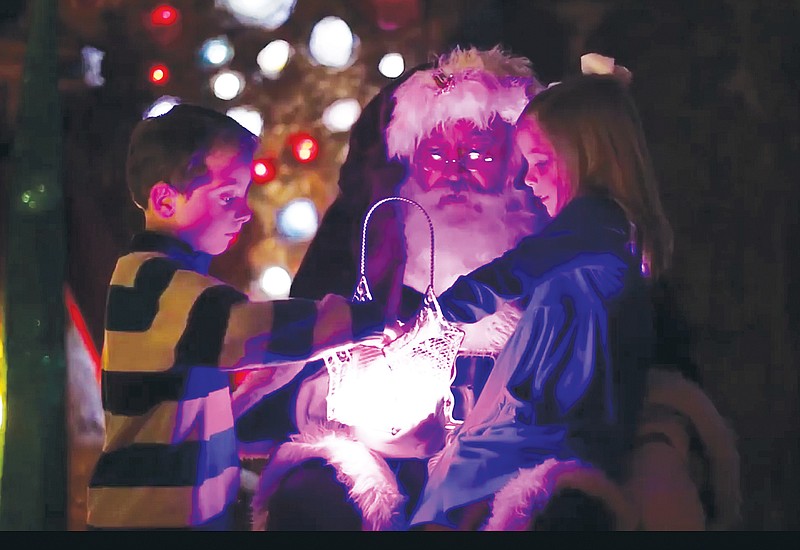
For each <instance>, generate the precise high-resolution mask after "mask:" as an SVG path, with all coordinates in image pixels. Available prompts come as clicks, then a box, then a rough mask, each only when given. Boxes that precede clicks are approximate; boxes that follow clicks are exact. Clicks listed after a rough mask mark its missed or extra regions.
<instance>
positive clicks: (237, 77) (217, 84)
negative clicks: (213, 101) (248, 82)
mask: <svg viewBox="0 0 800 550" xmlns="http://www.w3.org/2000/svg"><path fill="white" fill-rule="evenodd" d="M244 85H245V81H244V76H243V75H242V73H240V72H238V71H220V72H219V73H217V74H215V75H214V76H213V77H211V90H212V91H213V92H214V95H215V96H217V97H218V98H219V99H223V100H225V101H230V100H231V99H233V98H235V97H236V96H238V95H239V94H240V93H242V90H244Z"/></svg>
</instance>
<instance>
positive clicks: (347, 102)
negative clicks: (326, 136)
mask: <svg viewBox="0 0 800 550" xmlns="http://www.w3.org/2000/svg"><path fill="white" fill-rule="evenodd" d="M360 114H361V105H360V104H359V103H358V100H357V99H353V98H347V99H337V100H336V101H334V102H333V103H331V104H330V105H328V108H327V109H325V111H324V112H323V113H322V124H324V125H325V127H326V128H327V129H328V130H330V131H331V132H334V133H336V132H347V131H348V130H350V127H351V126H353V123H354V122H355V121H356V120H358V115H360Z"/></svg>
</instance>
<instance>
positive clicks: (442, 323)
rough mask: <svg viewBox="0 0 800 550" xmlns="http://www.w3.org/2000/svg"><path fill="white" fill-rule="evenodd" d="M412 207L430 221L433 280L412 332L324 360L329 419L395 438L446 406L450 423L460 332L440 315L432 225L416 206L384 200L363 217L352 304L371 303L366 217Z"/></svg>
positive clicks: (339, 351)
mask: <svg viewBox="0 0 800 550" xmlns="http://www.w3.org/2000/svg"><path fill="white" fill-rule="evenodd" d="M392 200H396V201H402V202H406V203H409V204H412V205H414V206H416V207H417V208H418V209H419V210H421V211H422V213H423V214H424V215H425V217H426V218H427V220H428V226H429V228H430V235H431V280H430V285H429V286H428V289H427V292H426V293H425V299H424V300H423V303H422V306H421V307H420V310H419V311H418V312H417V315H416V317H415V319H414V320H412V321H409V323H413V325H412V327H411V328H410V330H407V327H406V328H405V329H404V333H403V335H402V336H400V337H399V338H397V339H396V340H395V341H393V342H391V343H390V344H388V345H386V346H385V347H378V346H376V345H369V344H364V343H361V344H355V345H353V346H351V347H349V348H345V349H341V348H340V349H338V350H336V351H335V352H332V353H331V354H330V355H328V356H326V357H325V366H326V367H327V369H328V376H329V384H328V397H327V413H328V420H332V421H337V422H340V423H342V424H347V425H349V426H354V427H357V428H360V429H362V430H370V431H371V432H373V433H375V432H378V433H383V434H385V435H386V436H390V435H392V436H393V435H395V434H398V433H400V432H402V431H404V430H408V429H410V428H413V427H414V426H416V425H417V424H419V423H420V422H421V421H423V420H425V419H426V418H427V417H428V416H429V415H431V414H433V413H435V412H436V410H437V405H438V404H439V403H440V402H444V408H443V413H444V414H445V416H446V418H445V419H444V420H445V421H446V422H448V423H451V424H452V423H454V421H453V419H452V416H451V413H452V407H453V395H452V393H451V391H450V385H451V384H452V382H453V379H454V378H455V359H456V354H457V353H458V349H459V346H460V345H461V342H462V340H463V339H464V332H463V331H461V330H460V329H459V328H457V327H456V326H455V325H453V324H452V323H450V322H449V321H447V320H446V319H445V318H444V316H443V315H442V311H441V308H440V307H439V302H438V301H437V300H436V295H435V294H434V292H433V255H434V241H433V224H432V222H431V219H430V217H429V216H428V213H427V212H425V210H424V209H423V208H422V207H421V206H420V205H419V204H417V203H416V202H414V201H412V200H409V199H405V198H402V197H388V198H385V199H383V200H380V201H378V202H376V203H375V204H374V205H373V206H372V208H370V210H369V211H368V212H367V215H366V217H365V219H364V225H363V227H362V233H361V271H360V276H359V280H358V283H357V285H356V290H355V292H354V293H353V298H352V299H353V301H359V302H366V301H370V300H372V295H371V293H370V290H369V285H368V283H367V277H366V261H365V257H366V240H367V239H366V236H367V225H368V224H369V218H370V216H371V215H372V213H373V212H374V211H375V209H376V208H378V207H379V206H381V205H382V204H384V203H385V202H388V201H392Z"/></svg>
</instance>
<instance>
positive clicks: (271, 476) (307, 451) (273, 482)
mask: <svg viewBox="0 0 800 550" xmlns="http://www.w3.org/2000/svg"><path fill="white" fill-rule="evenodd" d="M313 458H322V459H324V460H325V461H327V462H328V464H330V465H331V466H333V467H334V468H335V469H336V472H337V479H338V481H339V482H340V483H342V484H344V485H345V486H346V487H347V488H348V491H349V494H350V498H351V499H352V500H353V502H354V503H355V504H356V506H357V507H358V509H359V510H360V511H361V515H362V517H363V530H364V531H387V530H388V531H391V530H397V529H399V528H400V524H399V520H400V518H401V514H400V509H401V507H402V505H403V504H404V503H405V500H406V498H405V496H403V494H402V493H401V492H400V489H399V488H398V486H397V481H396V480H395V476H394V474H393V473H392V471H391V470H390V469H389V466H388V465H387V464H386V462H385V461H384V460H383V459H382V458H381V457H380V456H378V455H377V454H376V453H374V452H372V451H371V450H370V449H369V448H367V447H366V446H365V445H364V444H363V443H360V442H358V441H354V440H352V439H350V438H347V437H344V436H342V435H339V434H337V433H335V432H332V431H331V432H328V433H325V434H319V435H316V434H315V435H308V434H305V435H303V434H301V435H297V436H294V437H293V440H292V441H289V442H286V443H283V444H282V445H281V446H280V447H278V450H277V451H276V452H275V455H274V457H273V458H272V459H271V460H270V461H269V463H268V464H267V466H266V467H265V468H264V470H263V471H262V472H261V477H260V479H259V482H258V488H257V489H256V493H255V495H254V496H253V500H252V504H251V506H252V517H253V530H254V531H263V530H265V529H266V525H267V519H268V516H269V511H268V509H267V503H268V502H269V499H270V497H271V496H272V495H273V494H274V492H275V491H276V489H277V487H278V484H279V483H280V481H281V479H282V478H283V476H284V475H285V474H286V473H287V472H288V471H289V470H291V469H292V468H294V467H295V466H299V465H300V464H302V463H303V462H305V461H307V460H311V459H313ZM311 498H313V497H311Z"/></svg>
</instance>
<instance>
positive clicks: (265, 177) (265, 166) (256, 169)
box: [251, 158, 278, 184]
mask: <svg viewBox="0 0 800 550" xmlns="http://www.w3.org/2000/svg"><path fill="white" fill-rule="evenodd" d="M251 172H252V176H253V182H254V183H258V184H264V183H269V182H271V181H272V180H274V179H275V176H277V175H278V167H277V166H276V165H275V160H274V159H272V158H258V159H255V160H254V161H253V167H252V170H251Z"/></svg>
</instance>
